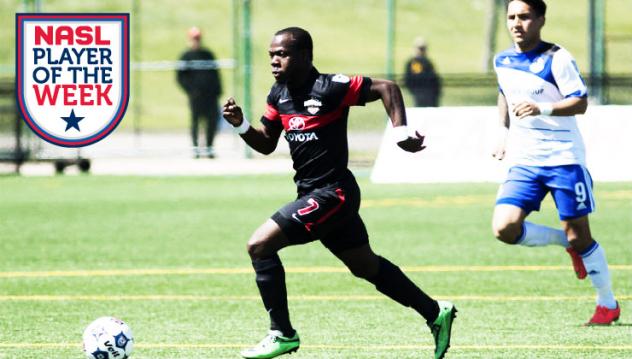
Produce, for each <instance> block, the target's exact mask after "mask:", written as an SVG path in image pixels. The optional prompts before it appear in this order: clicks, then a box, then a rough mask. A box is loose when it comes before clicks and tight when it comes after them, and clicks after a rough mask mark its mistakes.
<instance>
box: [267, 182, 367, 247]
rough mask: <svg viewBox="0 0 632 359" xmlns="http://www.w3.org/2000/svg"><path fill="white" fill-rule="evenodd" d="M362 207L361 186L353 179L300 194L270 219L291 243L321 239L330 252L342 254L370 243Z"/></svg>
mask: <svg viewBox="0 0 632 359" xmlns="http://www.w3.org/2000/svg"><path fill="white" fill-rule="evenodd" d="M359 209H360V188H359V187H358V184H357V183H356V181H355V179H350V180H348V181H345V182H342V183H336V184H333V185H329V186H325V187H322V188H318V189H315V190H313V191H311V192H308V193H304V194H299V196H298V198H297V199H296V201H294V202H290V203H288V204H286V205H285V206H283V207H282V208H281V209H279V210H278V211H277V212H276V213H275V214H274V215H272V217H271V218H272V220H273V221H275V222H276V223H277V224H278V225H279V226H280V227H281V230H282V231H283V233H284V234H285V236H286V237H287V238H288V240H289V241H290V244H304V243H308V242H311V241H315V240H318V239H320V241H321V242H322V243H323V244H324V245H325V247H327V248H328V249H329V250H330V251H332V252H333V253H339V252H343V251H345V250H348V249H352V248H357V247H360V246H363V245H365V244H367V243H369V235H368V234H367V231H366V227H365V226H364V223H363V222H362V219H361V218H360V214H359V213H358V210H359Z"/></svg>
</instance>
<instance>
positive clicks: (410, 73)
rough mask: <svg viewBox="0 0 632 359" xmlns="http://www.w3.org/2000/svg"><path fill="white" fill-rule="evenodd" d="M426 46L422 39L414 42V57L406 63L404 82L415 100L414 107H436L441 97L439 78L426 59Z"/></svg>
mask: <svg viewBox="0 0 632 359" xmlns="http://www.w3.org/2000/svg"><path fill="white" fill-rule="evenodd" d="M427 51H428V46H427V45H426V41H425V40H424V39H422V38H417V39H416V40H415V56H413V57H412V58H411V59H410V60H408V62H407V63H406V72H405V77H404V81H405V84H406V88H408V90H409V91H410V93H411V94H412V95H413V97H414V99H415V107H437V106H439V97H440V96H441V78H440V77H439V76H438V75H437V72H436V71H435V68H434V65H433V64H432V62H431V61H430V60H429V59H428V57H427Z"/></svg>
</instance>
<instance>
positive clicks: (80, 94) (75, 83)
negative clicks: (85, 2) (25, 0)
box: [16, 14, 129, 147]
mask: <svg viewBox="0 0 632 359" xmlns="http://www.w3.org/2000/svg"><path fill="white" fill-rule="evenodd" d="M16 58H17V59H16V74H17V83H16V87H17V92H16V93H17V103H18V108H19V109H20V113H21V114H22V117H23V118H24V121H25V122H26V123H27V124H28V126H29V127H30V128H31V129H32V130H33V132H35V133H36V134H37V135H38V136H39V137H41V138H43V139H44V140H46V141H48V142H50V143H52V144H55V145H59V146H64V147H82V146H87V145H90V144H92V143H95V142H97V141H99V140H101V139H103V138H104V137H105V136H107V135H109V134H110V133H111V132H112V131H114V129H115V128H116V126H117V125H118V124H119V123H120V122H121V120H122V119H123V115H124V114H125V110H126V109H127V103H128V99H129V14H16Z"/></svg>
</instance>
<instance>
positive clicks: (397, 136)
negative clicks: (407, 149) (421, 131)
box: [392, 126, 410, 142]
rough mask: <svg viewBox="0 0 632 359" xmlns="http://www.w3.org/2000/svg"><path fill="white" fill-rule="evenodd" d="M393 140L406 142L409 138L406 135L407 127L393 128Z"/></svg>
mask: <svg viewBox="0 0 632 359" xmlns="http://www.w3.org/2000/svg"><path fill="white" fill-rule="evenodd" d="M392 133H393V140H395V142H401V141H404V140H406V139H407V138H408V137H410V136H409V135H408V134H409V132H408V127H407V126H397V127H393V132H392Z"/></svg>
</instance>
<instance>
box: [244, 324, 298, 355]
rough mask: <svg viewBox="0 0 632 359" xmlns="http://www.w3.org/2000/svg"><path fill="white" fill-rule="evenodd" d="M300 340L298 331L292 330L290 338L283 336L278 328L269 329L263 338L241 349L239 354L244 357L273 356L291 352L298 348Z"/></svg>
mask: <svg viewBox="0 0 632 359" xmlns="http://www.w3.org/2000/svg"><path fill="white" fill-rule="evenodd" d="M300 345H301V340H300V339H299V337H298V333H297V332H294V336H293V337H291V338H288V337H284V336H283V333H281V332H280V331H278V330H271V331H270V332H268V335H266V337H265V338H263V340H262V341H260V342H259V344H257V345H255V346H254V347H252V348H249V349H244V350H242V351H241V356H242V357H244V358H246V359H268V358H275V357H278V356H279V355H283V354H285V353H293V352H295V351H297V350H298V347H299V346H300Z"/></svg>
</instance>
